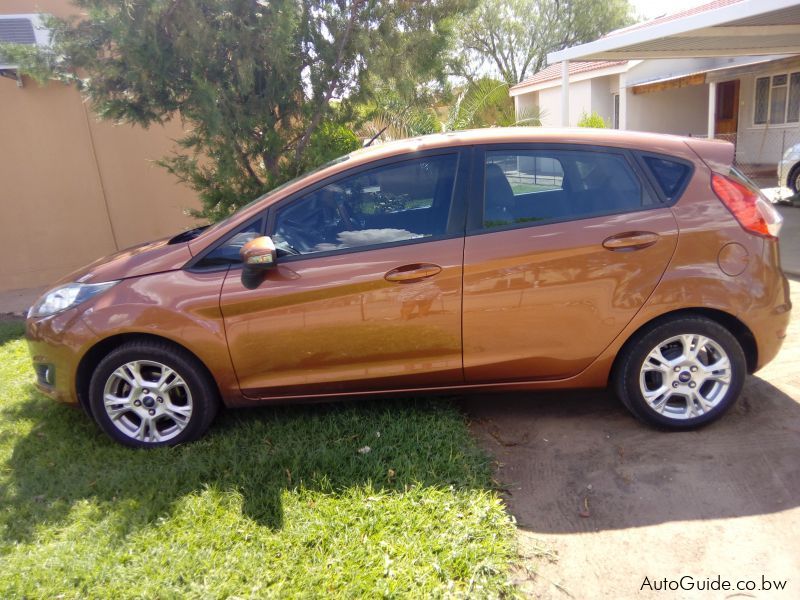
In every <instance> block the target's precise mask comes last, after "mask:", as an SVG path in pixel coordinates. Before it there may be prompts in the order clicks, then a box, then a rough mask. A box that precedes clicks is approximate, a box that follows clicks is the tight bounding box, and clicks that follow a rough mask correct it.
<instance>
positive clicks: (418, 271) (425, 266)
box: [383, 263, 442, 283]
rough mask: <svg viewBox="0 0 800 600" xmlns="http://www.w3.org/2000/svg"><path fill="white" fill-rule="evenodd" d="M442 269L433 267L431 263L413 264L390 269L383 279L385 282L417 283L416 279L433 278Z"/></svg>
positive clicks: (437, 266) (436, 266)
mask: <svg viewBox="0 0 800 600" xmlns="http://www.w3.org/2000/svg"><path fill="white" fill-rule="evenodd" d="M441 271H442V267H440V266H439V265H433V264H431V263H415V264H412V265H403V266H402V267H397V268H396V269H392V270H391V271H389V272H388V273H386V275H384V276H383V278H384V279H385V280H386V281H396V282H399V283H403V282H410V281H417V280H418V279H425V278H426V277H433V276H434V275H436V274H437V273H441Z"/></svg>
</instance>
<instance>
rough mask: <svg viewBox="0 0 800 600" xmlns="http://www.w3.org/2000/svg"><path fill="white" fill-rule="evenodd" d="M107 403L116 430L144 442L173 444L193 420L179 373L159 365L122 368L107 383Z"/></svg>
mask: <svg viewBox="0 0 800 600" xmlns="http://www.w3.org/2000/svg"><path fill="white" fill-rule="evenodd" d="M103 400H104V406H105V409H106V414H107V415H108V417H109V418H110V419H111V422H112V423H113V424H114V426H115V427H116V428H117V429H118V430H119V431H121V432H122V433H124V434H125V435H126V436H128V437H130V438H131V439H135V440H138V441H140V442H146V443H156V442H165V441H168V440H171V439H173V438H174V437H176V436H177V435H178V434H180V433H181V431H183V430H184V429H185V428H186V426H187V425H188V424H189V422H190V420H191V417H192V410H193V403H192V394H191V391H190V390H189V386H188V385H187V384H186V382H185V381H184V379H183V377H181V376H180V374H179V373H178V372H177V371H175V370H174V369H172V368H171V367H169V366H167V365H165V364H163V363H160V362H156V361H150V360H135V361H131V362H128V363H125V364H123V365H121V366H120V367H119V368H117V369H116V370H115V371H114V372H113V373H112V374H111V375H110V376H109V377H108V379H107V380H106V385H105V388H104V390H103Z"/></svg>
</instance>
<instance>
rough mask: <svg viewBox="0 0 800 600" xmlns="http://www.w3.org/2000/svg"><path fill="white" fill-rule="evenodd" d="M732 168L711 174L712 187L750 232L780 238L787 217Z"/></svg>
mask: <svg viewBox="0 0 800 600" xmlns="http://www.w3.org/2000/svg"><path fill="white" fill-rule="evenodd" d="M737 175H738V173H735V172H732V173H731V176H726V175H720V174H719V173H712V174H711V188H712V189H713V190H714V193H715V194H716V195H717V197H718V198H719V199H720V200H722V203H723V204H724V205H725V206H727V207H728V210H730V211H731V213H733V216H734V217H736V220H737V221H739V224H740V225H741V226H742V227H743V228H744V229H745V230H746V231H749V232H750V233H755V234H757V235H761V236H764V237H770V238H777V237H778V233H779V232H780V230H781V225H783V217H782V216H781V215H780V214H779V213H778V211H777V210H775V208H774V207H773V206H772V203H771V202H770V201H769V200H767V199H766V198H765V197H764V196H763V195H762V194H761V192H760V191H759V190H758V188H756V187H755V186H754V185H752V184H750V183H749V182H748V181H747V180H746V179H744V178H740V177H738V176H737Z"/></svg>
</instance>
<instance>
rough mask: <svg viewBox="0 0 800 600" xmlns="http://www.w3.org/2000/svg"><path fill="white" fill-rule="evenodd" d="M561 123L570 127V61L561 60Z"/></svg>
mask: <svg viewBox="0 0 800 600" xmlns="http://www.w3.org/2000/svg"><path fill="white" fill-rule="evenodd" d="M561 125H562V126H563V127H569V61H568V60H564V61H561Z"/></svg>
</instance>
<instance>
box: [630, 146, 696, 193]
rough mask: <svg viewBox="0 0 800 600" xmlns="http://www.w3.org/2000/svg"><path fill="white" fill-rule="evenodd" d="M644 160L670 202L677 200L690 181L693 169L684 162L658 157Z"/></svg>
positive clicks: (649, 157)
mask: <svg viewBox="0 0 800 600" xmlns="http://www.w3.org/2000/svg"><path fill="white" fill-rule="evenodd" d="M642 158H643V159H644V162H645V164H646V165H647V168H648V169H650V172H651V173H652V174H653V178H654V179H655V181H656V183H657V184H658V187H659V189H660V190H661V192H662V193H663V194H664V197H665V198H666V199H667V200H670V201H672V200H677V199H678V198H679V197H680V195H681V193H682V192H683V189H684V188H685V187H686V183H687V182H688V181H689V176H690V175H691V173H692V168H691V167H690V166H689V165H688V164H686V163H684V162H678V161H675V160H669V159H668V158H661V157H657V156H643V157H642Z"/></svg>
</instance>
